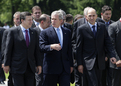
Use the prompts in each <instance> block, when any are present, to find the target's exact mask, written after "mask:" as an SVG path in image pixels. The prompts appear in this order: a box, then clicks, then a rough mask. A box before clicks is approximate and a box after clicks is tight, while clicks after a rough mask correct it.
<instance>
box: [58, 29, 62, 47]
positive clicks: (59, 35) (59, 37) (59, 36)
mask: <svg viewBox="0 0 121 86" xmlns="http://www.w3.org/2000/svg"><path fill="white" fill-rule="evenodd" d="M57 35H58V39H59V42H60V45H61V46H62V44H61V34H60V29H59V28H57Z"/></svg>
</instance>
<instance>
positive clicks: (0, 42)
mask: <svg viewBox="0 0 121 86" xmlns="http://www.w3.org/2000/svg"><path fill="white" fill-rule="evenodd" d="M4 30H5V29H4V28H2V27H0V73H1V72H2V71H3V70H2V69H1V64H2V52H1V45H2V37H3V32H4Z"/></svg>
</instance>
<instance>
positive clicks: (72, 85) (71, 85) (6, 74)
mask: <svg viewBox="0 0 121 86" xmlns="http://www.w3.org/2000/svg"><path fill="white" fill-rule="evenodd" d="M8 76H9V73H5V77H6V79H8ZM57 86H59V84H58V85H57ZM70 86H75V83H74V84H70Z"/></svg>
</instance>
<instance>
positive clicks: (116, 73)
mask: <svg viewBox="0 0 121 86" xmlns="http://www.w3.org/2000/svg"><path fill="white" fill-rule="evenodd" d="M120 81H121V69H120V70H119V69H113V71H112V86H121V84H120Z"/></svg>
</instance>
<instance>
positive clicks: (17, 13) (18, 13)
mask: <svg viewBox="0 0 121 86" xmlns="http://www.w3.org/2000/svg"><path fill="white" fill-rule="evenodd" d="M20 13H21V12H19V11H17V12H15V13H14V15H13V18H15V16H16V15H20Z"/></svg>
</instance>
